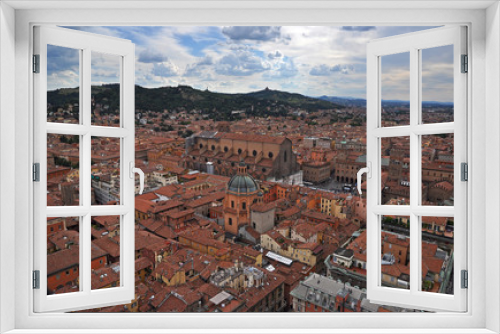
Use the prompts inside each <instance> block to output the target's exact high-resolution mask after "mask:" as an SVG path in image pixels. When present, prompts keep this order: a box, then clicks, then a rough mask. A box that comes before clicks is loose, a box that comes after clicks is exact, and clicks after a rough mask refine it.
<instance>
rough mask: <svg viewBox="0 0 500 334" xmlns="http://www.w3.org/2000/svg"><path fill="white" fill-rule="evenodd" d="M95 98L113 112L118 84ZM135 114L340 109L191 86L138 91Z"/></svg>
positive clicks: (64, 100) (280, 95) (69, 95)
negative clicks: (212, 90) (148, 112)
mask: <svg viewBox="0 0 500 334" xmlns="http://www.w3.org/2000/svg"><path fill="white" fill-rule="evenodd" d="M92 95H93V96H94V99H95V101H96V102H97V103H100V104H103V105H105V104H107V105H109V110H110V112H112V111H114V110H116V109H117V107H118V98H119V86H118V85H116V84H111V85H103V86H93V87H92ZM47 99H48V103H49V104H50V105H51V106H52V109H53V110H54V109H55V110H56V109H57V108H58V107H63V106H65V105H67V104H68V103H73V104H74V103H78V89H76V88H71V89H70V88H68V89H58V90H54V91H50V92H48V96H47ZM135 108H136V110H143V111H147V110H151V111H159V112H163V111H164V110H169V111H182V110H185V111H188V112H189V111H192V110H197V111H200V112H201V113H202V114H208V115H209V116H210V118H214V119H221V120H222V119H232V118H233V117H234V116H232V111H245V112H246V113H247V114H249V115H255V116H268V115H280V116H286V115H288V114H289V113H290V112H291V111H294V110H297V109H301V110H307V111H317V110H318V109H339V108H343V107H342V106H341V105H339V104H336V103H333V102H330V101H324V100H321V99H316V98H311V97H307V96H303V95H300V94H292V93H287V92H282V91H277V90H271V89H265V90H261V91H257V92H252V93H247V94H224V93H214V92H210V91H208V90H204V91H203V90H198V89H194V88H192V87H189V86H178V87H161V88H144V87H140V86H136V87H135Z"/></svg>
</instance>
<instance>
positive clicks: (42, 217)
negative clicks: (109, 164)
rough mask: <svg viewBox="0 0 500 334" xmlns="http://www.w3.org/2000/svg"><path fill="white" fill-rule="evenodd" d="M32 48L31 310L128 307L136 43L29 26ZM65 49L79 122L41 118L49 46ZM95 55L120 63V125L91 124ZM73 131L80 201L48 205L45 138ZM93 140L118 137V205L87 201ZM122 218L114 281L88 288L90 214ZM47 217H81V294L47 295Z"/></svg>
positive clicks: (131, 282) (131, 259)
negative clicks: (35, 69)
mask: <svg viewBox="0 0 500 334" xmlns="http://www.w3.org/2000/svg"><path fill="white" fill-rule="evenodd" d="M33 33H34V38H33V41H34V51H33V52H34V53H35V54H38V55H39V57H40V58H39V62H40V64H39V73H35V74H33V85H34V87H33V89H34V94H33V95H34V96H33V102H34V103H33V109H34V117H33V124H34V129H33V130H34V147H33V153H34V158H33V159H34V162H35V163H39V166H40V167H39V174H40V177H39V179H40V181H38V182H35V183H34V184H33V194H34V196H33V204H34V217H33V230H34V248H33V250H34V252H33V253H34V259H33V263H34V270H38V271H39V278H40V281H39V285H40V286H39V289H35V290H34V311H35V312H50V311H74V310H81V309H88V308H94V307H99V306H105V305H117V304H129V303H130V302H131V301H132V300H133V299H134V290H135V277H134V275H135V268H134V250H135V248H134V230H135V219H134V215H135V211H134V190H135V182H134V181H135V179H134V176H135V175H134V174H133V173H132V168H133V164H134V160H135V152H134V149H135V140H134V134H135V122H134V89H135V73H134V70H135V45H134V44H133V43H131V42H130V41H128V40H124V39H119V38H114V37H109V36H100V35H96V34H91V33H87V32H82V31H75V30H71V29H65V28H60V27H53V26H46V25H42V26H35V27H34V32H33ZM48 45H56V46H60V47H65V48H71V49H73V50H75V51H77V52H78V53H79V54H80V57H79V58H80V65H79V66H80V71H79V87H80V90H79V92H80V97H79V100H80V102H79V107H80V117H79V124H65V123H54V122H47V115H46V108H47V107H46V106H47V65H48V61H49V60H48V57H47V46H48ZM93 52H98V53H101V54H107V55H112V56H115V57H116V58H115V59H117V60H118V61H119V71H120V72H119V80H120V82H119V83H120V115H119V120H120V126H119V127H106V126H95V125H92V122H91V105H90V100H91V91H90V90H91V70H92V68H91V66H92V64H91V62H92V60H91V58H92V53H93ZM48 134H61V135H76V136H79V138H80V141H79V142H80V145H79V152H80V156H79V162H80V177H79V188H80V191H79V199H80V201H79V203H80V205H78V206H49V207H48V206H47V196H46V193H47V177H46V175H47V135H48ZM92 137H110V138H117V139H119V141H120V160H119V161H120V201H119V203H118V204H117V205H91V202H90V200H91V170H90V169H91V163H90V162H91V149H92V147H91V145H92V144H91V141H92ZM108 215H115V216H120V286H119V287H113V288H107V289H100V290H92V287H91V280H92V279H91V276H92V269H91V262H92V258H91V219H92V217H94V216H108ZM47 217H78V218H79V240H80V241H79V245H78V247H79V254H80V258H79V261H78V263H79V291H78V292H73V293H64V294H55V295H47V283H48V282H47V227H46V224H45V222H46V220H47Z"/></svg>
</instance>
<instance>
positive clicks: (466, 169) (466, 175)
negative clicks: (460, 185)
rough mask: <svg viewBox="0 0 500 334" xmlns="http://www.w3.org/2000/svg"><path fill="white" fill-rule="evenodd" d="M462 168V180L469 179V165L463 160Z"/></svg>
mask: <svg viewBox="0 0 500 334" xmlns="http://www.w3.org/2000/svg"><path fill="white" fill-rule="evenodd" d="M460 168H461V177H460V180H461V181H469V165H468V164H467V163H466V162H462V164H461V165H460Z"/></svg>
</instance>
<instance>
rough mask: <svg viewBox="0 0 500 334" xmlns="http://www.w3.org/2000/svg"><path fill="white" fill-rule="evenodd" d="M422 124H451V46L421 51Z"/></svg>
mask: <svg viewBox="0 0 500 334" xmlns="http://www.w3.org/2000/svg"><path fill="white" fill-rule="evenodd" d="M421 57H422V123H441V122H453V45H446V46H440V47H437V48H430V49H423V50H421Z"/></svg>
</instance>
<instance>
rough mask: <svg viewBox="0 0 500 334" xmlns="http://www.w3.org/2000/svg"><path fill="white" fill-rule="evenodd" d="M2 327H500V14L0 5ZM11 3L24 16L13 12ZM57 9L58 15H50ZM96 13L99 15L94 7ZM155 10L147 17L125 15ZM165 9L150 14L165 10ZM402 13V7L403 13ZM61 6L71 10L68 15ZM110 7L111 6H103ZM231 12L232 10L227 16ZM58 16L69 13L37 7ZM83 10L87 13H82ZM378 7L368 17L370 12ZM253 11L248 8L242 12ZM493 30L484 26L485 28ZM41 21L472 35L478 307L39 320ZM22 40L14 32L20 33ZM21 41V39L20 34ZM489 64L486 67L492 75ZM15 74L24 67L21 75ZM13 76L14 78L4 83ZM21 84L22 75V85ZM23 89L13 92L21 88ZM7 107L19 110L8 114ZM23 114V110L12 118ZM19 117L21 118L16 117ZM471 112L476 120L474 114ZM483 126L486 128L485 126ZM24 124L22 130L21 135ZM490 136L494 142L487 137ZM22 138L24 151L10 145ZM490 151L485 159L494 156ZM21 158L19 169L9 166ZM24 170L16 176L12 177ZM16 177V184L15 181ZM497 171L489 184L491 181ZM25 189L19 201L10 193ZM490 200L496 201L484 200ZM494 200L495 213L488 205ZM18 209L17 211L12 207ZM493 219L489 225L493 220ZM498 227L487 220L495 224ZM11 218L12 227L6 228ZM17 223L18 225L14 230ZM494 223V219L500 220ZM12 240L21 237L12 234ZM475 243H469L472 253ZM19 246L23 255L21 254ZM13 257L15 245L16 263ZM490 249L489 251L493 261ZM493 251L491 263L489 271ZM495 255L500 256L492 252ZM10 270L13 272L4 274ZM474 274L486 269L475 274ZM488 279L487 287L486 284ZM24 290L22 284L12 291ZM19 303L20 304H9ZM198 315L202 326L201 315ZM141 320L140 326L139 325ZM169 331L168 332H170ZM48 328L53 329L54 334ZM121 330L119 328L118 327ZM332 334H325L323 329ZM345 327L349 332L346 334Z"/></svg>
mask: <svg viewBox="0 0 500 334" xmlns="http://www.w3.org/2000/svg"><path fill="white" fill-rule="evenodd" d="M0 6H1V7H0V9H1V12H0V25H1V28H2V29H0V43H1V53H0V68H1V70H2V76H1V77H0V97H1V99H0V106H1V107H2V109H1V114H0V117H1V119H0V159H1V160H0V163H1V164H0V182H1V188H0V195H1V197H0V199H1V200H0V209H1V210H0V215H1V216H0V217H1V225H0V228H1V230H0V238H1V239H0V242H1V248H0V252H1V253H0V259H1V262H0V265H1V268H0V269H1V272H2V274H1V276H0V289H1V290H0V293H1V302H0V316H1V318H0V320H1V321H0V323H1V325H0V326H1V331H2V332H7V331H9V330H15V331H13V333H37V332H43V331H42V329H46V330H45V331H44V332H51V333H54V332H57V331H58V330H59V332H61V333H62V332H64V333H69V332H74V333H76V332H77V331H76V330H70V329H69V328H73V329H74V328H80V329H93V330H92V332H94V333H100V332H102V333H111V332H113V330H114V332H125V329H126V330H127V332H129V333H132V332H137V333H140V332H145V331H147V328H149V329H150V330H149V332H153V331H155V330H154V329H155V328H156V329H162V331H161V332H163V333H166V332H180V331H181V329H184V330H183V332H186V327H187V329H189V332H198V333H207V332H214V333H215V332H217V333H220V332H235V331H238V330H231V328H233V329H242V330H241V331H243V329H247V330H246V332H248V331H249V330H251V329H255V330H256V329H258V331H259V332H260V333H265V332H274V333H276V332H278V333H279V332H282V333H285V332H286V333H290V332H294V333H304V332H320V331H321V332H330V333H335V332H345V331H346V330H348V331H349V332H351V333H355V332H359V333H372V332H373V333H377V332H378V333H388V332H397V333H405V332H408V333H409V332H413V333H414V332H415V329H417V328H418V329H420V330H419V332H434V333H449V332H453V333H456V332H466V333H473V332H475V333H493V332H499V331H500V320H499V319H498V314H499V312H500V302H499V293H500V292H499V290H500V284H499V280H498V277H499V273H500V263H499V255H500V253H499V244H500V242H499V241H500V240H499V239H500V238H499V235H500V230H499V226H498V223H497V222H498V220H499V218H500V206H499V205H498V203H499V201H500V196H499V195H500V190H499V189H500V175H499V173H498V166H499V163H500V152H498V147H499V145H500V135H499V134H500V131H498V127H499V124H500V118H499V115H498V112H497V111H498V110H499V107H500V98H499V94H498V91H500V64H499V63H500V61H499V57H500V56H499V54H500V11H499V8H498V2H497V1H486V2H474V1H464V2H446V1H435V2H432V3H431V2H414V1H405V2H404V3H403V2H398V3H397V4H395V3H394V2H384V1H381V2H370V3H369V5H368V3H367V2H364V1H359V2H347V1H345V2H343V1H332V2H314V1H312V2H308V3H306V2H302V1H300V2H299V1H290V2H280V1H268V2H265V3H264V2H259V3H256V2H250V1H242V2H237V3H236V2H231V3H224V4H221V3H218V2H215V1H211V2H203V3H200V2H198V3H191V2H186V3H182V4H181V3H179V2H174V1H172V2H163V3H158V2H144V3H142V4H137V3H134V2H133V1H127V2H124V3H120V4H117V3H116V2H107V1H100V2H93V1H88V2H79V1H78V2H73V3H71V4H70V3H69V2H64V3H62V2H44V1H38V2H30V1H27V2H22V1H21V2H18V1H12V0H11V1H7V2H3V3H1V4H0ZM10 6H14V7H16V8H19V9H21V8H24V9H25V10H19V11H14V9H13V8H12V7H10ZM51 6H52V7H51ZM98 6H99V8H97V7H98ZM118 6H125V7H127V6H128V7H129V8H130V7H133V8H135V7H144V8H147V7H148V6H149V7H150V10H142V11H141V10H136V9H123V7H122V8H121V9H120V8H117V7H118ZM162 6H163V9H158V8H156V9H151V8H155V7H162ZM396 6H397V8H396V9H394V8H393V7H396ZM60 7H69V8H63V9H61V8H60ZM103 7H104V8H108V9H113V10H107V9H103ZM221 7H223V8H224V9H222V10H221V9H220V8H221ZM41 8H52V9H54V8H56V9H57V8H59V9H60V10H49V11H46V10H40V9H41ZM75 8H79V9H75ZM365 8H369V9H365ZM242 9H245V10H242ZM485 22H486V24H485ZM34 24H60V25H64V24H66V25H73V24H74V25H106V24H108V25H124V24H127V25H145V24H147V25H178V24H183V25H229V24H233V25H259V24H260V25H274V24H275V25H357V24H360V25H412V24H414V25H438V24H465V25H468V27H469V41H470V45H471V47H470V49H469V56H470V59H471V63H470V65H469V66H470V67H469V68H470V70H471V75H470V76H469V79H468V80H469V87H471V89H470V90H469V93H468V94H469V99H468V101H469V110H471V112H470V113H469V115H468V121H469V122H468V124H469V125H468V132H469V133H471V134H472V135H471V140H470V141H469V143H468V146H469V152H470V153H471V157H470V166H469V170H470V174H469V176H470V180H471V182H470V186H469V190H468V195H469V198H471V201H470V203H469V205H470V207H469V209H470V210H468V212H469V221H471V222H474V230H472V229H471V228H470V227H469V230H468V235H469V237H470V238H471V242H470V243H469V246H468V247H469V249H468V252H469V254H470V255H471V256H470V259H469V260H468V261H469V263H468V264H469V270H470V275H469V284H470V285H469V289H468V300H469V306H470V307H469V310H468V312H467V313H465V314H455V313H437V314H331V315H330V314H328V315H323V314H318V315H315V314H296V313H289V314H225V315H222V314H202V315H193V314H165V315H158V314H122V315H120V314H113V315H108V314H77V315H75V314H34V313H33V312H32V309H33V308H32V306H33V304H32V298H31V296H32V290H31V280H30V278H31V269H32V262H31V260H28V261H26V259H30V257H29V249H28V247H29V246H28V245H30V244H32V241H33V240H32V238H31V237H30V235H31V234H30V225H29V223H28V222H29V221H31V216H32V212H30V211H29V210H26V207H27V204H26V198H27V197H29V194H31V192H32V183H31V181H30V175H31V162H32V161H30V158H29V157H30V156H32V148H31V147H30V142H31V141H32V136H31V135H30V133H32V122H31V116H30V115H31V114H32V110H31V106H30V101H29V100H28V99H27V98H26V97H27V96H31V94H32V92H31V88H30V87H31V85H30V84H31V81H30V80H31V79H30V77H31V76H30V73H29V70H30V63H31V60H30V58H29V56H30V54H31V46H30V45H31V41H32V40H31V37H32V36H31V33H30V31H31V30H32V25H34ZM14 32H15V35H14ZM14 36H15V38H14ZM486 66H487V67H488V71H486ZM14 68H15V71H14ZM6 74H10V75H9V76H7V75H6ZM13 78H15V79H13ZM12 80H14V81H15V86H14V85H12ZM6 109H9V110H10V112H9V113H7V112H5V110H6ZM12 110H15V113H12ZM14 114H15V115H14ZM473 116H474V117H473ZM486 119H487V120H488V121H486ZM12 124H15V127H12ZM485 133H487V134H488V136H489V137H488V141H486V135H485ZM12 137H14V138H15V145H14V146H15V147H14V146H13V145H12ZM486 152H487V154H486ZM12 161H15V164H12V163H11V162H12ZM14 173H15V174H14ZM12 174H14V175H15V177H14V178H13V177H12V176H11V175H12ZM486 174H488V182H485V179H486V177H485V175H486ZM14 188H15V189H16V191H15V198H12V189H14ZM486 194H488V197H486ZM485 203H486V204H488V205H485ZM9 207H10V208H12V207H15V211H14V212H12V210H5V208H9ZM486 218H488V219H486ZM488 221H489V222H488ZM6 222H7V223H6ZM9 222H15V224H9ZM494 222H495V223H494ZM13 235H14V238H12V236H13ZM471 245H472V246H471ZM14 247H15V248H14ZM12 249H15V252H14V256H12V253H11V252H12V251H11V250H12ZM486 249H488V253H486ZM486 254H488V257H489V263H488V266H486V264H485V256H486ZM492 254H493V256H492ZM6 273H8V274H6ZM474 273H478V274H477V275H475V274H474ZM485 277H488V288H487V289H486V279H485ZM12 287H15V288H12ZM12 305H15V307H12ZM193 317H196V321H193V320H192V318H193ZM139 323H140V324H141V326H140V327H141V328H143V330H141V329H137V330H132V329H135V328H138V327H139V326H138V324H139ZM166 326H168V327H169V328H166ZM412 328H413V330H412ZM47 329H48V330H47ZM120 329H121V330H120ZM326 329H328V330H326ZM343 329H345V330H344V331H343Z"/></svg>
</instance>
